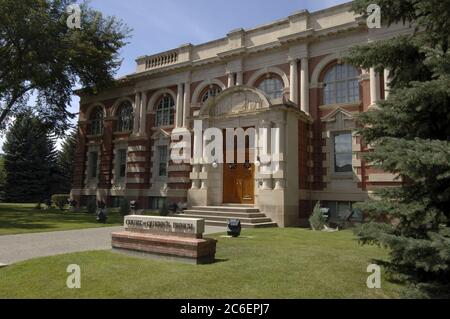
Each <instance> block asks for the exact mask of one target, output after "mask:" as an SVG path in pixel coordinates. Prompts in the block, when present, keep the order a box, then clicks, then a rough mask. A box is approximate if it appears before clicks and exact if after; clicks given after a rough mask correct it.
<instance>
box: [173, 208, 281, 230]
mask: <svg viewBox="0 0 450 319" xmlns="http://www.w3.org/2000/svg"><path fill="white" fill-rule="evenodd" d="M175 216H179V217H186V218H202V219H204V220H205V224H206V225H210V226H223V227H226V226H227V225H228V220H229V219H239V220H240V221H241V225H242V228H262V227H277V224H276V223H274V222H272V220H271V219H270V218H268V217H267V216H266V215H265V214H264V213H262V212H261V211H260V210H259V209H258V208H255V207H254V206H252V205H237V204H236V205H235V204H226V205H222V206H194V207H192V208H191V209H189V210H185V211H184V212H183V214H178V215H175Z"/></svg>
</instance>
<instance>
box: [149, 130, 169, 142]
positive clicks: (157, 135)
mask: <svg viewBox="0 0 450 319" xmlns="http://www.w3.org/2000/svg"><path fill="white" fill-rule="evenodd" d="M167 138H170V133H169V132H167V131H165V130H163V129H162V128H157V129H156V131H155V133H153V135H152V139H153V140H158V139H159V140H164V139H167Z"/></svg>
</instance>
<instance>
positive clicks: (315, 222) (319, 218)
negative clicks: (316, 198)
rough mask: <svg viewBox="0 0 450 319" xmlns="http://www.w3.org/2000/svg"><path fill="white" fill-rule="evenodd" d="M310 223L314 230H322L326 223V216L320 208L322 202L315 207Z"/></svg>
mask: <svg viewBox="0 0 450 319" xmlns="http://www.w3.org/2000/svg"><path fill="white" fill-rule="evenodd" d="M309 223H310V224H311V228H312V229H313V230H322V229H323V227H324V226H325V223H326V218H325V216H324V215H323V213H322V211H321V209H320V202H318V203H317V204H316V206H315V207H314V211H313V214H312V215H311V217H310V218H309Z"/></svg>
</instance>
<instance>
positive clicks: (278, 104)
mask: <svg viewBox="0 0 450 319" xmlns="http://www.w3.org/2000/svg"><path fill="white" fill-rule="evenodd" d="M409 32H412V30H411V29H410V28H409V27H408V26H404V25H394V26H391V27H389V28H387V27H382V28H381V29H369V28H368V27H367V24H366V20H365V19H364V18H362V17H360V16H358V15H355V14H354V13H352V12H351V11H350V4H343V5H338V6H335V7H331V8H328V9H324V10H320V11H317V12H312V13H310V12H308V11H306V10H303V11H300V12H296V13H294V14H292V15H290V16H289V17H287V18H285V19H281V20H277V21H274V22H272V23H269V24H265V25H262V26H258V27H256V28H253V29H249V30H243V29H238V30H233V31H231V32H230V33H228V34H227V36H226V37H224V38H221V39H218V40H214V41H211V42H208V43H204V44H200V45H191V44H185V45H182V46H180V47H178V48H176V49H174V50H170V51H167V52H163V53H158V54H155V55H150V56H142V57H139V58H137V60H136V62H137V69H136V72H135V73H133V74H130V75H128V76H125V77H123V78H120V79H118V80H117V86H116V87H115V88H114V89H111V90H108V91H105V92H101V93H99V94H97V95H87V94H83V93H82V91H80V92H79V95H80V97H81V102H80V118H79V132H78V145H77V150H76V170H75V180H74V189H73V190H72V196H73V198H74V199H75V200H77V202H78V203H79V204H80V205H85V204H86V203H87V201H89V200H95V199H97V200H99V199H101V200H104V201H105V202H106V203H107V205H108V206H109V207H117V206H118V205H119V202H120V200H122V199H123V198H128V199H129V200H136V201H137V203H138V208H139V209H159V208H162V207H164V206H167V205H169V204H171V203H185V204H187V205H188V207H189V210H188V211H186V212H185V214H186V215H189V216H203V217H204V218H205V219H206V220H207V222H208V223H210V224H218V225H220V224H223V223H224V222H225V221H226V218H227V217H230V216H234V217H241V218H242V220H243V222H244V224H245V226H249V227H251V226H269V225H273V224H272V223H276V224H277V225H278V226H280V227H285V226H295V225H304V224H305V223H306V222H307V218H308V217H309V215H310V214H311V211H312V208H313V207H314V205H315V203H316V202H317V201H321V203H322V206H324V207H328V208H330V213H331V216H332V218H335V219H339V218H345V217H346V216H347V217H348V216H349V215H348V212H349V211H351V207H352V205H353V203H355V202H358V201H364V200H366V199H368V198H369V197H370V196H371V194H372V193H373V191H374V189H376V188H377V187H380V186H383V187H384V186H389V185H396V184H397V183H398V180H397V179H396V176H393V175H391V174H387V173H385V172H383V171H379V170H377V169H375V168H373V167H370V165H369V164H368V163H365V162H364V161H363V160H361V153H362V152H365V151H367V150H368V149H369V146H367V145H364V144H363V143H362V141H361V139H360V137H358V136H357V135H356V134H355V128H356V124H355V115H357V114H358V113H361V112H365V111H367V110H369V109H370V108H371V107H374V106H376V103H377V101H379V100H380V99H384V98H386V97H387V95H388V93H389V90H388V88H389V72H388V71H387V70H385V72H384V73H383V74H378V73H376V72H375V70H374V69H370V70H362V69H358V68H355V67H353V66H351V65H347V64H344V63H343V62H342V61H341V58H342V57H343V56H344V55H345V52H346V51H347V50H348V49H349V48H350V47H352V46H354V45H358V44H365V43H368V42H370V41H377V40H379V39H386V38H389V37H392V36H395V35H398V34H401V33H409ZM194 121H201V123H202V125H203V129H206V128H218V129H226V128H255V129H256V137H255V140H254V141H251V143H250V140H249V141H248V142H247V144H246V150H247V151H248V150H252V154H254V157H255V158H254V160H252V159H250V160H249V159H248V158H247V162H246V163H244V164H229V163H228V164H220V163H218V164H216V163H213V164H211V163H206V162H205V161H203V160H202V159H201V158H195V157H193V158H192V160H191V161H190V162H188V163H184V164H175V163H173V161H172V160H171V158H170V153H171V147H173V145H174V144H173V143H174V142H173V141H178V140H179V136H181V135H184V134H186V133H187V132H192V131H193V127H194ZM259 128H279V130H276V131H275V132H277V133H276V134H274V136H270V137H269V138H268V139H269V140H270V141H271V144H272V147H273V146H274V145H275V147H276V148H277V151H278V156H276V157H275V158H272V162H271V163H268V164H267V163H265V164H262V163H260V162H259V158H260V155H261V151H262V149H261V145H260V144H259V143H258V141H259V139H261V136H259ZM268 132H270V133H268V134H272V133H271V132H274V131H271V130H268ZM172 140H173V141H172ZM201 142H202V141H201V140H200V141H197V143H201ZM250 144H252V145H250ZM193 145H194V147H193V148H195V147H196V145H197V146H198V144H196V141H194V143H193ZM193 153H194V150H192V155H193ZM246 153H247V154H248V153H249V152H246ZM269 166H270V167H271V168H272V169H268V168H269ZM357 215H358V214H355V215H354V216H353V217H354V218H357Z"/></svg>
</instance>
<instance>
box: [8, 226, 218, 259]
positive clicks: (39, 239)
mask: <svg viewBox="0 0 450 319" xmlns="http://www.w3.org/2000/svg"><path fill="white" fill-rule="evenodd" d="M205 228H206V229H205V234H214V233H220V232H224V231H226V229H225V228H223V227H214V226H205ZM122 230H123V227H122V226H119V227H107V228H92V229H82V230H68V231H57V232H50V233H36V234H20V235H7V236H0V267H1V266H2V264H3V265H10V264H13V263H17V262H19V261H24V260H28V259H32V258H38V257H46V256H53V255H59V254H67V253H74V252H81V251H91V250H108V249H111V233H113V232H117V231H122Z"/></svg>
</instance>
